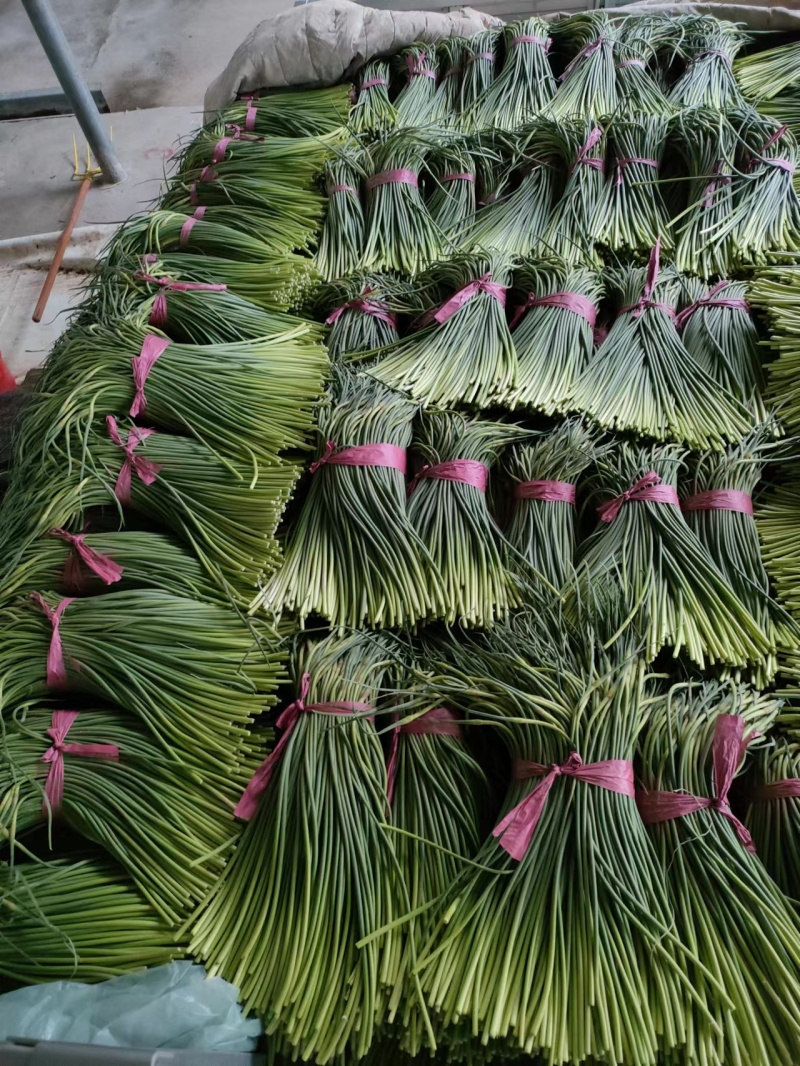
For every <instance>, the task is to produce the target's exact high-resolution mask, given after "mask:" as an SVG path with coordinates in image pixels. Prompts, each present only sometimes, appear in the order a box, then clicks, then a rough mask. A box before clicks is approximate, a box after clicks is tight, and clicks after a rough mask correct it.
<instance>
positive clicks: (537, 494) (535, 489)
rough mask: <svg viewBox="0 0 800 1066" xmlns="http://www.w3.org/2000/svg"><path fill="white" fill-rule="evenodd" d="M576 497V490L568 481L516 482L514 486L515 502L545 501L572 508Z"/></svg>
mask: <svg viewBox="0 0 800 1066" xmlns="http://www.w3.org/2000/svg"><path fill="white" fill-rule="evenodd" d="M577 495H578V494H577V489H576V488H575V486H574V485H573V484H572V483H571V482H569V481H518V482H517V484H516V485H515V486H514V499H515V500H546V501H547V502H548V503H568V504H571V505H572V506H573V507H574V506H575V501H576V499H577Z"/></svg>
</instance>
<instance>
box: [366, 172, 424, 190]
mask: <svg viewBox="0 0 800 1066" xmlns="http://www.w3.org/2000/svg"><path fill="white" fill-rule="evenodd" d="M379 185H413V186H414V188H415V189H416V188H417V187H418V186H419V178H418V176H417V175H416V174H415V173H414V171H413V170H406V169H405V168H404V167H398V168H397V169H396V170H383V171H381V173H380V174H373V176H372V177H371V178H367V180H366V182H365V183H364V187H365V188H366V189H368V190H370V189H377V187H378V186H379Z"/></svg>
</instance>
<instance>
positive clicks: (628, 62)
mask: <svg viewBox="0 0 800 1066" xmlns="http://www.w3.org/2000/svg"><path fill="white" fill-rule="evenodd" d="M618 65H619V66H620V67H638V68H639V70H646V69H647V64H646V63H645V61H644V60H643V59H623V60H621V62H620V63H619V64H618Z"/></svg>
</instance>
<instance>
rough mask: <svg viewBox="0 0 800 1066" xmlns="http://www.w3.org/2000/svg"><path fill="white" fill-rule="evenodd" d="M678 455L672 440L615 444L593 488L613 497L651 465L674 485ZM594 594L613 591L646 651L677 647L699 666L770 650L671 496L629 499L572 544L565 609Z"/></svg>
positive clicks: (740, 662)
mask: <svg viewBox="0 0 800 1066" xmlns="http://www.w3.org/2000/svg"><path fill="white" fill-rule="evenodd" d="M682 462H683V452H682V450H681V449H680V448H679V447H678V446H676V445H670V444H667V445H660V446H651V447H648V448H635V447H633V446H632V445H630V444H621V445H620V447H619V448H618V450H617V451H616V452H615V453H609V455H607V456H605V457H604V458H603V459H602V460H601V461H600V462H599V464H598V470H599V474H598V481H597V488H598V489H600V490H601V491H602V494H603V496H602V498H603V499H609V498H612V499H613V498H615V497H618V496H620V495H621V494H622V493H623V492H626V491H627V490H628V489H630V488H632V487H633V486H634V485H635V484H636V483H637V482H638V480H639V479H640V478H642V477H643V476H644V475H645V474H646V473H647V472H648V471H654V472H655V473H656V474H657V475H658V476H659V477H660V479H661V481H662V483H663V485H667V486H671V487H672V488H673V489H674V488H675V486H676V484H677V479H678V473H679V470H680V468H681V465H682ZM601 594H603V595H609V596H612V597H615V598H618V599H619V602H620V605H621V611H622V615H623V616H624V618H625V622H624V625H625V626H627V625H632V626H633V628H634V630H635V631H636V632H639V633H641V635H642V641H643V649H644V654H645V655H646V656H647V657H648V658H649V659H651V658H653V657H655V655H657V654H658V652H659V651H660V650H661V648H663V647H671V648H672V649H673V654H674V655H675V656H677V655H678V654H679V653H680V652H681V650H682V649H684V648H685V650H686V653H687V654H688V655H689V657H690V658H691V659H692V660H694V662H696V663H697V664H698V666H700V667H703V666H705V664H706V663H707V662H708V663H725V664H728V665H731V666H741V667H745V666H747V665H748V664H757V663H759V662H761V661H762V660H763V658H764V657H765V656H766V655H768V654H769V653H770V651H772V650H773V648H772V644H771V641H770V639H769V637H768V636H767V635H766V634H765V633H764V631H763V629H762V628H761V626H760V624H759V623H758V622H757V621H756V619H755V618H754V617H753V615H752V614H751V612H750V611H749V610H748V609H747V606H746V605H745V604H744V603H742V601H741V600H740V598H739V597H738V596H737V594H736V593H735V591H734V590H733V589H732V588H731V586H730V585H729V583H728V581H727V580H726V578H725V576H724V574H723V573H722V571H721V570H720V569H719V568H718V566H717V564H716V563H715V562H714V560H713V559H712V558H711V556H710V555H709V553H708V551H707V550H706V548H705V546H704V545H703V543H702V541H701V540H700V539H699V538H698V537H697V535H696V534H695V533H694V532H693V531H692V530H691V529H690V527H689V526H688V525H687V524H686V521H685V519H684V518H683V515H682V514H681V511H680V508H679V507H678V506H677V504H674V503H666V502H656V501H650V500H646V499H645V500H635V499H634V500H630V501H629V502H626V503H623V504H622V506H621V508H620V510H619V513H618V515H617V517H616V518H614V519H613V520H612V521H610V522H608V521H602V520H601V521H599V522H598V525H597V529H596V530H595V532H594V533H593V534H592V535H591V536H590V537H588V539H587V540H585V541H584V542H583V544H582V545H581V548H580V552H579V557H578V566H577V575H576V579H575V587H574V590H573V591H572V592H570V593H569V595H568V606H569V610H570V613H571V614H572V615H573V616H575V612H577V610H578V608H579V605H580V604H581V603H586V602H589V601H590V600H591V597H592V596H593V595H594V596H598V595H601ZM609 621H611V620H610V619H609ZM612 632H613V630H612Z"/></svg>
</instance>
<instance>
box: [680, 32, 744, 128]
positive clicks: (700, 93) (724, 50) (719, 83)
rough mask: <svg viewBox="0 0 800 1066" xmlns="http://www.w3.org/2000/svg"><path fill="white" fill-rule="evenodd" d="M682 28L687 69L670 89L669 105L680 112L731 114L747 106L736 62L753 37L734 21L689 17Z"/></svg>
mask: <svg viewBox="0 0 800 1066" xmlns="http://www.w3.org/2000/svg"><path fill="white" fill-rule="evenodd" d="M682 29H683V37H682V41H681V45H680V48H679V51H680V54H681V56H682V57H683V58H684V59H685V60H686V63H687V67H686V70H685V71H684V73H683V74H682V75H681V77H680V78H679V79H678V80H677V81H676V82H675V84H674V85H673V87H672V88H671V89H670V92H669V102H670V103H671V104H672V105H673V107H675V108H676V109H677V108H689V107H711V108H714V109H715V110H716V111H727V110H729V109H730V108H733V107H743V106H744V100H743V98H742V94H741V93H740V91H739V86H738V85H737V84H736V78H735V77H734V73H733V60H734V59H735V57H736V53H737V52H738V51H739V50H740V49H741V48H743V47H744V45H745V44H746V43H747V42H748V41H749V39H750V38H749V35H748V34H747V33H745V32H744V30H743V29H742V28H741V27H740V26H738V25H737V24H736V23H734V22H724V21H722V20H721V19H717V18H713V17H711V16H708V15H696V16H694V15H689V16H686V17H685V18H684V19H683V23H682Z"/></svg>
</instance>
